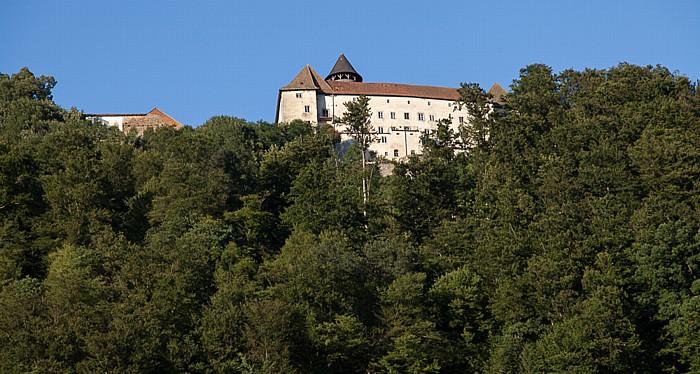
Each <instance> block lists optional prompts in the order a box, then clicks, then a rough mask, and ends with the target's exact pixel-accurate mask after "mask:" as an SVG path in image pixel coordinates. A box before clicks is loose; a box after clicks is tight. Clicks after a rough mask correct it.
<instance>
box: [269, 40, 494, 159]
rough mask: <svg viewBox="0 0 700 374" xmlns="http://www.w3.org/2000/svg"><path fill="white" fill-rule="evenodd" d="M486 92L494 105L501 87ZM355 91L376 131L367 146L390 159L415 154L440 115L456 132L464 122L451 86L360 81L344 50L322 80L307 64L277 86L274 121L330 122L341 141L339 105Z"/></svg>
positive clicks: (342, 131)
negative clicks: (362, 97)
mask: <svg viewBox="0 0 700 374" xmlns="http://www.w3.org/2000/svg"><path fill="white" fill-rule="evenodd" d="M489 93H490V94H491V95H492V96H493V103H494V105H499V104H500V103H501V101H500V98H501V96H502V95H504V94H505V93H506V91H505V90H504V89H503V87H501V86H500V85H499V84H498V83H495V84H494V85H493V87H491V89H490V90H489ZM360 95H365V96H367V97H369V98H370V101H369V105H370V108H371V111H372V125H373V127H374V129H375V131H376V132H377V134H376V135H377V138H378V140H377V142H375V143H374V144H372V146H371V147H370V150H371V151H374V152H376V154H377V156H379V157H384V158H386V159H389V160H396V159H401V158H403V157H406V156H408V155H411V154H420V153H421V150H422V144H421V135H422V134H424V133H427V134H429V133H430V132H431V131H434V130H435V129H436V128H437V122H438V121H439V120H441V119H449V120H450V121H451V125H452V128H453V130H455V131H457V129H458V127H459V126H460V125H462V124H465V123H467V122H468V118H467V113H466V110H460V109H459V107H458V106H457V105H456V104H455V102H456V101H457V99H459V93H458V91H457V89H456V88H448V87H434V86H417V85H409V84H396V83H367V82H363V79H362V76H361V75H360V74H359V73H358V72H357V71H356V70H355V68H353V66H352V65H351V64H350V62H349V61H348V60H347V58H345V55H343V54H341V55H340V57H339V58H338V61H336V63H335V66H333V69H331V72H330V73H329V74H328V75H327V76H326V78H325V79H323V78H321V76H320V75H319V74H318V73H317V72H316V71H315V70H314V69H313V68H312V67H311V66H309V65H306V66H305V67H304V68H303V69H301V71H300V72H299V74H297V76H296V77H294V79H292V81H291V82H289V84H287V85H286V86H284V87H282V88H280V90H279V96H278V100H277V114H276V119H275V121H276V122H278V123H284V122H290V121H293V120H296V119H300V120H303V121H309V122H311V123H313V124H318V125H323V124H326V125H330V126H333V127H335V130H336V131H338V132H339V133H340V134H341V137H342V138H343V139H344V140H345V139H348V136H347V135H345V134H346V133H345V132H344V129H343V128H342V127H341V125H339V124H338V123H337V122H336V121H337V119H338V118H340V117H342V116H343V114H344V112H345V105H344V103H346V102H348V101H351V100H354V99H356V98H357V97H359V96H360Z"/></svg>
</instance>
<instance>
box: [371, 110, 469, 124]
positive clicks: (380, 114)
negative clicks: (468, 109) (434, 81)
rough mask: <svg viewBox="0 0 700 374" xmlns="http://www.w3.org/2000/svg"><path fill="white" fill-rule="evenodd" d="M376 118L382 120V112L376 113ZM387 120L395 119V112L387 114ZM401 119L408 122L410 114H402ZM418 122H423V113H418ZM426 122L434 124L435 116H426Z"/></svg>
mask: <svg viewBox="0 0 700 374" xmlns="http://www.w3.org/2000/svg"><path fill="white" fill-rule="evenodd" d="M377 118H379V119H384V112H377ZM389 118H391V119H396V112H390V113H389ZM459 118H463V117H459ZM403 119H405V120H410V119H411V114H410V113H404V114H403ZM418 120H419V121H425V114H424V113H418ZM428 120H429V121H430V122H435V115H434V114H430V115H429V116H428Z"/></svg>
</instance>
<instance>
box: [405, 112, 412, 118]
mask: <svg viewBox="0 0 700 374" xmlns="http://www.w3.org/2000/svg"><path fill="white" fill-rule="evenodd" d="M403 119H411V116H409V115H408V113H404V114H403Z"/></svg>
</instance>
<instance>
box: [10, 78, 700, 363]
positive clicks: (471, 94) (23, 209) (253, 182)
mask: <svg viewBox="0 0 700 374" xmlns="http://www.w3.org/2000/svg"><path fill="white" fill-rule="evenodd" d="M55 84H56V82H55V80H54V79H53V78H50V77H44V76H41V77H38V76H35V75H33V74H32V73H31V72H29V71H28V70H26V69H23V70H22V71H20V72H19V73H16V74H13V75H11V76H9V75H0V287H1V291H0V372H3V373H4V372H7V373H19V372H34V373H73V372H77V373H104V372H108V373H170V372H172V373H175V372H191V373H367V372H371V373H471V372H475V373H476V372H479V373H543V372H547V373H596V372H605V373H634V372H638V373H662V372H668V373H683V372H700V278H699V275H700V95H699V94H698V91H697V86H695V85H693V84H691V82H690V81H689V80H688V79H687V78H685V77H683V76H681V75H677V74H673V73H670V72H669V71H668V70H666V69H664V68H662V67H639V66H634V65H628V64H621V65H619V66H616V67H613V68H610V69H608V70H585V71H582V72H579V71H564V72H561V73H554V72H552V70H551V69H550V68H548V67H547V66H544V65H531V66H528V67H526V68H524V69H522V70H521V73H520V76H519V77H518V78H517V79H515V80H514V81H513V84H512V86H511V87H510V93H509V94H508V95H507V97H506V101H507V103H506V106H505V108H504V110H502V111H497V112H493V113H491V114H489V107H488V105H487V101H488V100H487V99H488V98H487V95H486V94H485V93H484V91H483V90H481V89H480V88H479V87H478V86H476V85H473V84H467V85H463V86H462V89H461V95H462V100H461V102H460V104H461V105H464V106H466V107H467V108H468V109H469V110H470V113H472V116H473V119H472V125H473V126H472V127H469V128H463V129H462V131H459V132H457V133H453V132H452V131H450V130H449V129H448V127H447V126H445V125H440V127H439V129H438V131H436V132H434V133H433V134H431V135H430V136H429V137H427V138H425V139H424V140H425V148H424V154H423V155H421V156H412V157H411V158H410V159H409V160H408V161H407V162H405V163H401V164H397V165H396V166H395V168H394V170H393V174H392V175H390V176H386V177H381V176H380V175H379V172H378V169H377V166H376V164H371V163H370V164H367V165H366V167H364V168H363V162H362V152H360V151H358V150H357V149H350V151H348V152H346V153H345V154H343V155H338V154H337V152H336V151H335V150H336V149H337V148H338V147H337V146H336V145H337V136H335V135H334V134H333V132H332V131H331V130H330V129H327V128H320V129H316V128H313V127H312V126H310V125H308V124H305V123H291V124H288V125H272V124H268V123H249V122H246V121H244V120H241V119H237V118H233V117H223V116H222V117H212V118H211V119H210V120H209V121H207V122H206V123H205V124H204V125H202V126H199V127H197V128H195V129H192V128H185V129H184V130H180V131H177V130H172V129H167V128H166V129H160V130H158V131H155V132H153V131H150V132H147V133H146V134H145V135H144V136H143V137H137V136H135V135H125V134H122V133H121V132H119V131H118V130H117V129H114V128H110V129H108V128H105V127H103V126H101V125H96V124H93V123H91V122H88V121H86V120H84V119H83V118H82V115H81V113H80V112H78V111H77V110H75V109H71V110H64V109H62V108H60V107H58V106H57V105H56V104H54V103H53V101H52V95H51V90H52V89H53V87H54V86H55ZM371 105H372V103H371V101H370V102H369V106H370V108H371ZM464 146H467V147H468V148H469V151H468V152H455V149H460V148H463V147H464ZM363 179H364V180H365V182H366V186H365V187H366V188H365V189H364V190H363Z"/></svg>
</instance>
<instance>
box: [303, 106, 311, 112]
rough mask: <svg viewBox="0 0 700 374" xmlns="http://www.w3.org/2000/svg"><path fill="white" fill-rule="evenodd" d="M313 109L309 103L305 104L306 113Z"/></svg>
mask: <svg viewBox="0 0 700 374" xmlns="http://www.w3.org/2000/svg"><path fill="white" fill-rule="evenodd" d="M310 111H311V107H310V106H309V105H304V113H309V112H310Z"/></svg>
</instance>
